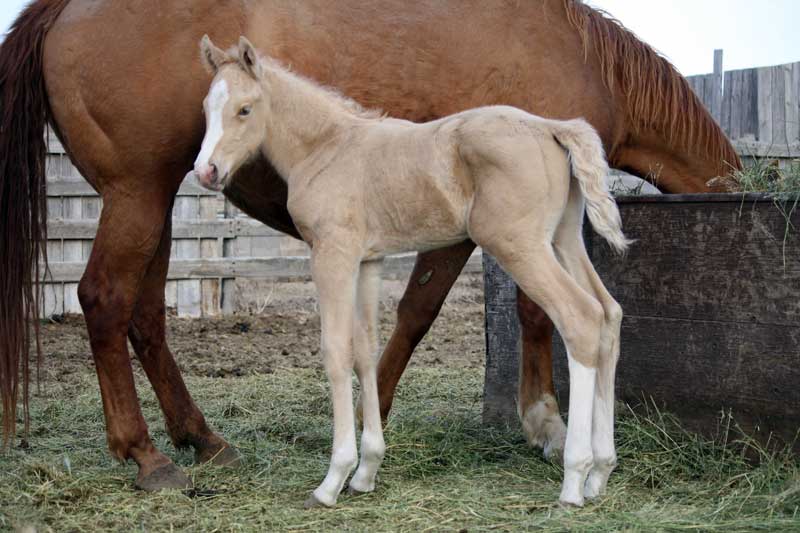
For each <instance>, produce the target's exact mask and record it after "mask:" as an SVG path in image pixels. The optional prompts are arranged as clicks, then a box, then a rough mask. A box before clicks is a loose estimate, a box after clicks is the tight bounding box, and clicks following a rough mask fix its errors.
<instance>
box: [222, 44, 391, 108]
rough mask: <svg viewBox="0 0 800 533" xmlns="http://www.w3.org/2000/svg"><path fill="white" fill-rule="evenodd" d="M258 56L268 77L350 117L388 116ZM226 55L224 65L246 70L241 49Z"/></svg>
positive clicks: (269, 58) (228, 51)
mask: <svg viewBox="0 0 800 533" xmlns="http://www.w3.org/2000/svg"><path fill="white" fill-rule="evenodd" d="M256 54H257V56H258V61H259V63H260V64H261V67H262V68H263V69H264V72H268V73H269V74H268V75H273V76H277V77H278V78H279V79H280V80H282V81H284V82H286V83H288V84H289V85H297V86H300V87H302V88H303V92H304V93H306V94H312V95H317V96H318V97H319V99H320V100H324V101H326V102H328V103H332V104H334V105H336V106H337V107H339V108H341V109H342V110H343V111H345V112H347V113H348V114H350V115H353V116H356V117H359V118H364V119H381V118H385V116H386V114H385V113H384V112H383V111H381V110H379V109H367V108H365V107H363V106H362V105H361V104H359V103H358V102H356V101H355V100H353V99H352V98H350V97H348V96H346V95H344V94H343V93H342V92H341V91H339V90H338V89H336V88H334V87H330V86H327V85H322V84H320V83H318V82H316V81H314V80H313V79H311V78H308V77H306V76H303V75H302V74H298V73H297V72H295V71H293V70H292V69H291V67H290V66H287V65H284V64H283V63H281V62H280V61H278V60H277V59H275V58H274V57H271V56H265V55H262V54H261V53H260V52H256ZM226 55H227V58H226V61H225V62H224V63H223V65H226V64H229V63H236V64H237V65H239V67H241V68H243V69H244V65H242V64H241V62H240V60H239V49H238V48H237V47H235V46H234V47H231V48H229V49H228V50H227V51H226ZM220 66H222V65H220Z"/></svg>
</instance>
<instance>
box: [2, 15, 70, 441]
mask: <svg viewBox="0 0 800 533" xmlns="http://www.w3.org/2000/svg"><path fill="white" fill-rule="evenodd" d="M68 1H69V0H38V1H36V2H33V3H31V4H30V5H29V6H28V7H27V8H26V9H25V11H24V12H23V13H22V14H21V15H20V16H19V18H18V19H17V21H16V22H15V23H14V24H13V26H12V27H11V30H10V31H9V33H8V35H7V37H6V39H5V41H4V42H3V44H2V47H0V398H2V404H3V411H2V421H3V423H2V426H3V429H2V434H3V446H2V447H3V448H5V446H6V445H7V444H8V440H9V439H10V438H13V436H14V432H15V422H16V410H17V409H16V408H17V397H18V389H19V385H20V379H19V378H20V374H21V375H22V380H21V381H22V399H23V411H24V421H25V430H26V433H27V429H28V381H29V379H28V374H29V372H28V354H29V351H30V346H31V341H32V340H33V339H34V338H35V339H36V348H37V352H39V353H40V350H39V343H38V322H37V321H36V319H37V317H38V314H39V302H40V294H41V293H40V291H39V290H38V288H39V287H38V280H39V270H40V269H39V258H40V257H44V258H45V260H46V247H45V243H46V242H47V233H46V222H47V196H46V191H45V185H46V182H45V168H44V165H45V155H46V154H45V151H46V143H45V140H44V128H45V125H46V124H47V121H48V118H49V116H50V106H49V102H48V100H47V91H46V88H45V81H44V73H43V67H42V63H43V50H44V39H45V36H46V34H47V31H48V30H49V29H50V27H51V26H52V24H53V22H54V21H55V19H56V18H57V17H58V15H59V14H60V13H61V11H62V9H63V8H64V6H65V5H66V4H67V2H68ZM31 323H33V326H34V335H31V327H30V326H31Z"/></svg>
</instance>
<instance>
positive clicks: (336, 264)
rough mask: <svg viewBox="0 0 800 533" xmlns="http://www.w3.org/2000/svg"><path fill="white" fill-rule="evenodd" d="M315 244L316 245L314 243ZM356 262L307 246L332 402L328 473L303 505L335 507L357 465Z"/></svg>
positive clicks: (321, 247)
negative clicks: (355, 390)
mask: <svg viewBox="0 0 800 533" xmlns="http://www.w3.org/2000/svg"><path fill="white" fill-rule="evenodd" d="M315 244H316V243H315ZM358 265H359V259H358V258H357V257H349V256H346V255H345V254H343V253H342V252H341V251H340V250H338V249H336V248H334V247H330V248H327V247H326V246H325V244H324V243H322V244H321V245H317V246H315V247H314V248H312V251H311V275H312V277H313V279H314V284H315V285H316V286H317V292H318V294H319V311H320V320H321V323H322V324H321V325H322V356H323V359H324V363H325V370H326V371H327V373H328V380H329V381H330V386H331V397H332V400H333V450H332V451H331V462H330V466H329V468H328V474H327V475H326V476H325V479H324V480H323V481H322V483H321V484H320V485H319V486H318V487H317V488H316V489H314V492H313V493H312V494H311V496H310V497H309V498H308V500H307V501H306V507H313V506H316V505H320V504H321V505H325V506H328V507H332V506H333V505H336V498H337V497H338V495H339V492H341V490H342V487H343V486H344V482H345V481H346V480H347V476H349V475H350V473H351V472H352V471H353V468H355V466H356V462H357V461H358V453H357V450H356V431H355V419H354V413H353V383H352V374H353V354H352V338H353V318H354V308H355V299H356V277H357V276H358Z"/></svg>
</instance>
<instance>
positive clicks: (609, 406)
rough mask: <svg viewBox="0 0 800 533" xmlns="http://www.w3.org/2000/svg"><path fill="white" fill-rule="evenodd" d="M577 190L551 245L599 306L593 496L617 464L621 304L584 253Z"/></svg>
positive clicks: (587, 490)
mask: <svg viewBox="0 0 800 533" xmlns="http://www.w3.org/2000/svg"><path fill="white" fill-rule="evenodd" d="M579 194H580V193H578V188H577V186H576V185H575V183H574V182H573V187H572V189H571V190H570V205H569V207H568V211H567V213H566V214H565V216H564V220H563V221H562V225H561V226H559V228H558V230H557V232H556V236H555V239H554V247H555V249H556V253H557V255H558V257H559V259H560V260H561V263H562V264H563V265H564V267H565V268H566V269H567V270H568V271H569V272H570V274H571V275H572V276H573V277H574V278H575V280H576V281H577V282H578V283H579V284H580V285H581V287H583V289H584V290H585V291H586V292H588V293H589V294H591V295H593V296H594V297H595V298H596V299H597V300H598V301H599V302H600V304H601V305H602V306H603V313H604V323H603V329H602V332H601V336H600V350H599V352H598V361H597V384H596V386H595V395H594V413H593V417H592V453H593V456H594V464H593V466H592V469H591V471H590V472H589V477H588V479H587V480H586V485H585V487H584V496H586V497H587V498H595V497H597V496H600V495H602V494H603V493H605V489H606V485H607V483H608V478H609V476H610V475H611V472H612V471H613V470H614V467H615V466H616V465H617V453H616V449H615V447H614V376H615V374H616V368H617V361H618V360H619V340H620V328H621V325H622V308H621V307H620V306H619V304H618V303H617V302H616V300H614V298H613V297H612V296H611V295H610V294H609V293H608V290H607V289H606V288H605V285H603V282H602V280H600V277H599V276H598V275H597V272H596V271H595V269H594V266H593V265H592V263H591V260H590V259H589V255H588V254H587V253H586V247H585V246H584V243H583V236H582V232H581V222H582V220H583V199H582V198H580V196H579Z"/></svg>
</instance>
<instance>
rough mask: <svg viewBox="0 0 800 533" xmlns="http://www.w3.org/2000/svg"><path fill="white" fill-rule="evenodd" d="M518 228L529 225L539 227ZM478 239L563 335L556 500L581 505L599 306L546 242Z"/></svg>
mask: <svg viewBox="0 0 800 533" xmlns="http://www.w3.org/2000/svg"><path fill="white" fill-rule="evenodd" d="M520 226H524V227H525V228H526V229H527V228H530V227H538V226H539V225H538V224H520ZM509 227H510V225H509ZM510 229H511V228H510ZM526 233H528V234H529V233H530V231H527V232H526ZM514 237H516V238H514ZM478 243H479V244H481V245H483V246H484V248H485V249H486V250H488V251H489V252H490V253H491V254H492V255H494V257H495V258H496V259H497V261H498V262H499V263H500V265H501V266H502V267H503V268H504V269H505V270H506V272H508V273H509V274H510V275H511V276H512V277H513V278H514V280H515V281H516V282H517V284H518V285H519V287H520V288H521V289H522V290H523V291H525V293H526V294H527V295H528V296H529V297H530V298H531V299H532V300H533V301H535V302H536V303H537V304H539V305H540V306H541V307H542V309H544V310H545V312H546V313H547V314H548V316H550V318H551V319H552V320H553V322H554V323H555V326H556V328H558V331H559V332H560V333H561V336H562V338H563V339H564V343H565V344H566V347H567V355H568V360H569V376H570V398H569V423H568V425H567V439H566V446H565V448H564V483H563V485H562V488H561V496H560V498H559V499H560V501H561V502H562V503H565V504H572V505H583V488H584V483H585V481H586V477H587V475H588V473H589V469H590V468H591V466H592V462H593V455H592V442H591V431H592V409H593V398H594V388H595V376H596V368H595V367H596V364H597V354H598V350H599V348H600V334H601V329H602V326H603V308H602V307H601V306H600V303H599V302H597V300H595V299H594V298H593V297H592V296H590V295H589V294H587V293H586V291H584V290H583V289H582V288H581V287H580V286H579V285H578V284H577V283H576V282H575V280H574V279H573V278H572V277H571V276H570V275H569V274H568V273H567V272H566V271H565V270H564V269H563V268H562V266H561V265H560V264H559V262H558V261H557V260H556V257H555V254H554V252H553V249H552V247H551V246H550V244H549V243H547V240H545V239H541V240H540V244H538V245H537V244H529V243H531V240H530V237H529V236H528V235H526V234H525V233H518V234H517V235H515V236H513V237H511V236H509V235H502V237H501V238H499V239H496V241H495V240H493V242H487V243H483V242H481V241H478Z"/></svg>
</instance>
